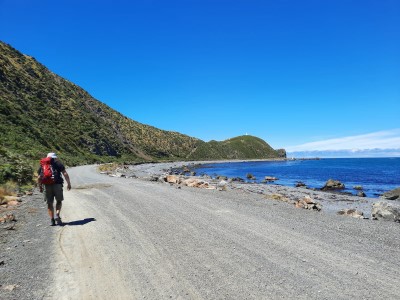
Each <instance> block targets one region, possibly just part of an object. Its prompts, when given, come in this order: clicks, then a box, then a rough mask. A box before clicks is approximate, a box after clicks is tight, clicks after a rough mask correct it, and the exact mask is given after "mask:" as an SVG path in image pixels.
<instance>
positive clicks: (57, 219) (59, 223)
mask: <svg viewBox="0 0 400 300" xmlns="http://www.w3.org/2000/svg"><path fill="white" fill-rule="evenodd" d="M56 223H57V225H62V221H61V218H60V217H57V218H56Z"/></svg>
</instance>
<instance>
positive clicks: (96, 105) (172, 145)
mask: <svg viewBox="0 0 400 300" xmlns="http://www.w3.org/2000/svg"><path fill="white" fill-rule="evenodd" d="M0 98H1V102H0V130H1V132H2V136H1V143H2V146H3V147H5V148H7V149H12V151H13V152H16V153H20V154H24V155H25V156H26V157H28V158H37V157H40V156H42V155H43V154H44V153H46V152H48V151H50V150H54V151H57V152H59V153H60V154H61V156H62V157H63V158H64V160H66V161H67V162H68V163H69V164H71V165H75V164H80V163H88V162H94V161H109V160H113V159H117V158H121V159H126V160H130V161H138V160H155V159H163V158H164V159H184V158H186V157H187V155H188V154H189V153H190V152H191V151H192V150H193V148H194V146H195V145H196V144H197V142H198V141H199V140H198V139H196V138H192V137H189V136H185V135H183V134H180V133H177V132H169V131H164V130H160V129H157V128H154V127H151V126H147V125H143V124H140V123H138V122H135V121H133V120H130V119H128V118H127V117H125V116H123V115H121V114H120V113H118V112H117V111H115V110H113V109H111V108H110V107H108V106H107V105H105V104H104V103H101V102H100V101H97V100H96V99H94V98H93V97H91V96H90V95H89V94H88V93H87V92H86V91H84V90H83V89H81V88H80V87H78V86H76V85H75V84H73V83H71V82H69V81H67V80H65V79H63V78H61V77H59V76H57V75H56V74H54V73H52V72H50V71H49V70H47V69H46V68H45V67H44V66H43V65H41V64H40V63H38V62H37V61H36V60H35V59H34V58H32V57H29V56H26V55H23V54H21V53H19V52H18V51H16V50H15V49H13V48H11V47H10V46H8V45H6V44H4V43H0Z"/></svg>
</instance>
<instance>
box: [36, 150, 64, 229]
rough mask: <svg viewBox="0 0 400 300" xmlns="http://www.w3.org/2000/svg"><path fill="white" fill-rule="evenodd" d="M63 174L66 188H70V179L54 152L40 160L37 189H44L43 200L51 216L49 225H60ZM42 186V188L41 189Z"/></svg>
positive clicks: (41, 190)
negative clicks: (54, 204)
mask: <svg viewBox="0 0 400 300" xmlns="http://www.w3.org/2000/svg"><path fill="white" fill-rule="evenodd" d="M61 174H62V175H63V176H64V178H65V180H66V181H67V190H68V191H69V190H70V189H71V181H70V180H69V176H68V173H67V171H65V167H64V165H63V164H62V163H61V162H60V161H59V160H58V158H57V155H56V154H55V153H49V154H47V157H46V158H43V159H41V160H40V168H39V170H38V184H39V190H40V192H41V193H42V192H43V191H44V194H43V195H44V200H45V201H46V202H47V211H48V213H49V216H50V218H51V226H54V225H56V223H57V224H58V225H62V221H61V217H60V211H61V207H62V202H61V201H63V200H64V195H63V183H64V180H63V178H62V176H61ZM43 186H44V190H43ZM54 198H56V218H54V206H53V203H54Z"/></svg>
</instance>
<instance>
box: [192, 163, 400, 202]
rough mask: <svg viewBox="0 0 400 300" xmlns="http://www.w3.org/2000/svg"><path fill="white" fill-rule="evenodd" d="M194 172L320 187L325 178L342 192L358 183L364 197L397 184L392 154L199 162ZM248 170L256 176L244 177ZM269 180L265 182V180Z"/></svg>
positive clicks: (399, 169) (399, 172)
mask: <svg viewBox="0 0 400 300" xmlns="http://www.w3.org/2000/svg"><path fill="white" fill-rule="evenodd" d="M195 171H196V172H197V174H198V175H202V174H206V175H210V176H212V177H215V176H217V175H223V176H227V177H230V178H233V177H240V178H242V179H244V180H245V181H248V182H258V183H260V182H262V181H263V180H264V178H265V176H273V177H277V178H278V179H279V180H277V181H275V182H274V184H280V185H284V186H295V184H296V182H298V181H301V182H304V183H305V184H306V185H307V186H308V187H310V188H318V189H319V188H321V187H323V186H324V184H325V183H326V181H327V180H328V179H335V180H339V181H341V182H342V183H344V184H345V186H346V189H345V190H344V192H350V193H352V194H357V191H356V190H354V186H360V185H361V186H362V187H363V191H364V193H365V194H366V195H367V196H368V197H372V198H376V197H379V196H380V195H381V194H383V193H384V192H387V191H389V190H393V189H395V188H398V187H400V157H396V158H326V159H319V160H300V159H297V160H287V161H257V162H230V163H217V164H203V165H201V166H200V167H198V168H196V169H195ZM248 173H251V174H253V175H254V177H256V179H257V180H255V181H254V180H251V181H250V180H247V178H246V175H247V174H248ZM266 184H269V183H266Z"/></svg>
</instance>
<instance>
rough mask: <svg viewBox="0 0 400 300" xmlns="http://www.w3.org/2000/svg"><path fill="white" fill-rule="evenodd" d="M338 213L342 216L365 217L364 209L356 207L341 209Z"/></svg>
mask: <svg viewBox="0 0 400 300" xmlns="http://www.w3.org/2000/svg"><path fill="white" fill-rule="evenodd" d="M337 214H338V215H341V216H348V217H353V218H357V219H364V218H365V217H364V213H363V212H362V211H358V210H356V209H352V208H350V209H341V210H339V211H338V212H337Z"/></svg>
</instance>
